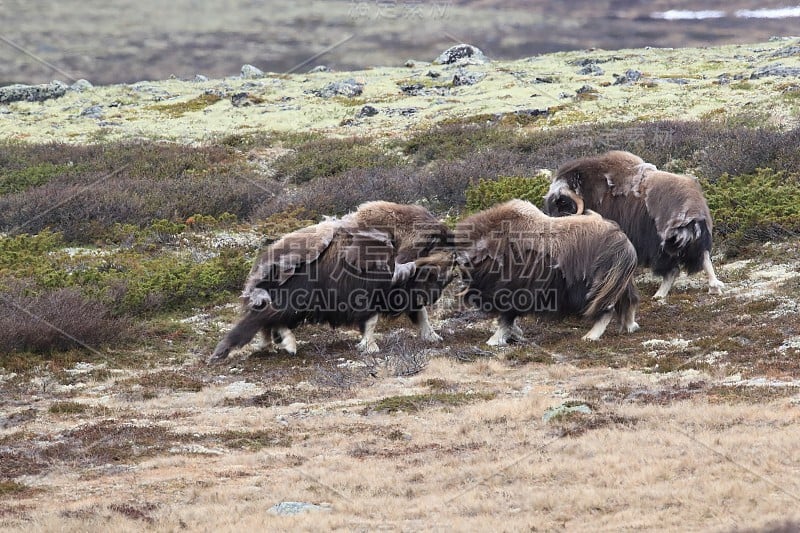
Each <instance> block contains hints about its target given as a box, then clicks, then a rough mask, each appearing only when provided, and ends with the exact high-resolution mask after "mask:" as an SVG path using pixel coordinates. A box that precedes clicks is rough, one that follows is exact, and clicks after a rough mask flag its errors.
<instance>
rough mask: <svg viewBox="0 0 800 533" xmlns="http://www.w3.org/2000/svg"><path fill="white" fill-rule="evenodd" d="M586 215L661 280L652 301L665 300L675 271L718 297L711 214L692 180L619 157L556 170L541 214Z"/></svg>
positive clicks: (631, 157) (620, 154) (616, 154)
mask: <svg viewBox="0 0 800 533" xmlns="http://www.w3.org/2000/svg"><path fill="white" fill-rule="evenodd" d="M588 209H592V210H594V211H597V212H598V213H600V214H601V215H603V216H604V217H606V218H609V219H611V220H614V221H616V222H618V223H619V225H620V226H621V227H622V229H623V231H624V232H625V234H626V235H627V236H628V238H629V239H630V240H631V242H632V243H633V245H634V247H635V248H636V252H637V254H638V257H639V264H641V265H643V266H648V267H651V268H652V269H653V272H654V273H655V274H657V275H659V276H663V277H664V282H663V283H662V286H661V288H659V290H658V292H657V293H656V295H655V297H656V298H666V295H667V293H668V292H669V289H670V287H671V286H672V283H673V282H674V280H675V278H676V277H677V276H678V274H679V273H680V269H681V268H683V269H684V270H686V272H688V273H689V274H693V273H695V272H699V271H700V270H705V271H706V274H707V275H708V278H709V292H711V293H719V292H721V289H722V287H723V285H722V283H720V281H719V280H718V279H717V278H716V274H715V273H714V270H713V267H712V265H711V259H710V252H711V245H712V238H711V234H712V229H713V227H712V221H711V213H710V211H709V209H708V204H707V203H706V200H705V198H704V197H703V191H702V190H701V188H700V185H699V184H698V182H697V180H696V179H694V178H691V177H689V176H681V175H677V174H670V173H668V172H662V171H659V170H657V169H656V168H655V167H654V166H653V165H651V164H648V163H645V162H644V161H643V160H642V159H641V158H640V157H637V156H635V155H633V154H631V153H629V152H621V151H612V152H608V153H606V154H603V155H599V156H596V157H586V158H583V159H578V160H576V161H572V162H569V163H566V164H564V165H562V166H561V167H559V169H558V171H557V172H556V175H555V177H554V178H553V183H552V185H551V187H550V190H549V191H548V193H547V195H546V196H545V212H547V213H548V214H550V215H552V216H563V215H571V214H581V213H583V212H584V211H585V210H588Z"/></svg>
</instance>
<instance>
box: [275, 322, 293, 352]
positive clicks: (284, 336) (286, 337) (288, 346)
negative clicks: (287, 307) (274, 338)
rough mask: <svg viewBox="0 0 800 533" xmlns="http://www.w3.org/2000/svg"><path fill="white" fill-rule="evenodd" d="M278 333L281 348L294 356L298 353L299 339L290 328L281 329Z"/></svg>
mask: <svg viewBox="0 0 800 533" xmlns="http://www.w3.org/2000/svg"><path fill="white" fill-rule="evenodd" d="M278 333H279V334H280V336H281V348H283V349H284V350H286V351H287V352H289V353H290V354H292V355H295V354H296V353H297V338H295V336H294V333H292V330H290V329H289V328H279V329H278Z"/></svg>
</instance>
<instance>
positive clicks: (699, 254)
mask: <svg viewBox="0 0 800 533" xmlns="http://www.w3.org/2000/svg"><path fill="white" fill-rule="evenodd" d="M711 244H712V238H711V232H710V231H709V229H708V224H706V221H705V220H692V221H690V222H689V223H688V224H686V225H685V226H681V227H678V228H671V229H669V230H668V231H667V234H666V238H665V239H664V245H663V246H664V252H666V254H667V255H669V256H670V257H674V258H675V259H676V260H677V262H678V264H682V265H683V267H684V268H685V269H686V272H687V273H688V274H694V273H695V272H700V271H701V270H703V257H704V255H705V252H707V251H710V250H711Z"/></svg>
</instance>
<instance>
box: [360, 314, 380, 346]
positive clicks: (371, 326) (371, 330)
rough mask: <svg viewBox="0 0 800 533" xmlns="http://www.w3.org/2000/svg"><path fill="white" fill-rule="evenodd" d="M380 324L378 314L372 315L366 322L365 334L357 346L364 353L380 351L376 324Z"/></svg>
mask: <svg viewBox="0 0 800 533" xmlns="http://www.w3.org/2000/svg"><path fill="white" fill-rule="evenodd" d="M377 325H378V315H372V316H371V317H370V318H369V320H367V321H366V322H365V323H364V335H363V336H362V337H361V341H360V342H359V343H358V344H357V345H356V348H358V349H359V350H361V351H362V352H364V353H376V352H379V351H380V348H378V343H377V342H375V326H377Z"/></svg>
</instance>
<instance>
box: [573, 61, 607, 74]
mask: <svg viewBox="0 0 800 533" xmlns="http://www.w3.org/2000/svg"><path fill="white" fill-rule="evenodd" d="M605 73H606V71H605V70H603V69H602V68H600V65H598V64H597V63H588V64H587V65H584V66H583V67H581V69H580V70H578V74H580V75H582V76H589V75H592V76H602V75H603V74H605Z"/></svg>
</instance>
